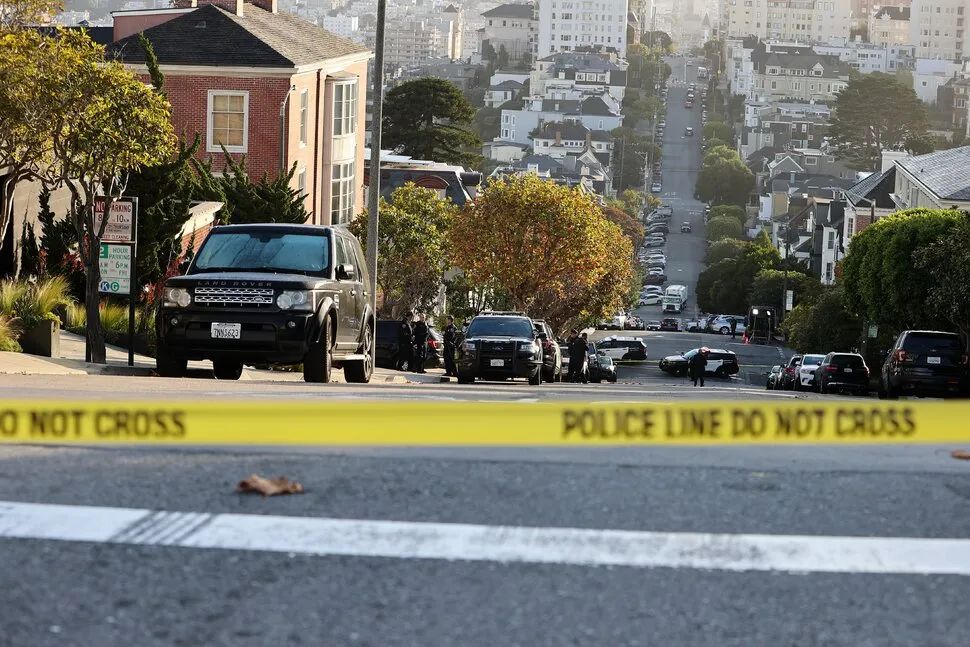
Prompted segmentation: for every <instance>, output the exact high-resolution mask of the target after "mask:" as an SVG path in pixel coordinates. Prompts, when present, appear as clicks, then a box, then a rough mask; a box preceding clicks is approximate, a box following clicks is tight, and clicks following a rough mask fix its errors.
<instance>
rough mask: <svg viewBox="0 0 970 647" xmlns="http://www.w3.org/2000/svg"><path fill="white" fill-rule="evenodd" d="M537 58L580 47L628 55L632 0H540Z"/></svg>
mask: <svg viewBox="0 0 970 647" xmlns="http://www.w3.org/2000/svg"><path fill="white" fill-rule="evenodd" d="M537 1H538V3H539V21H538V32H537V34H536V36H537V49H536V55H537V56H538V57H539V58H544V57H546V56H549V55H550V54H554V53H556V52H570V51H573V50H575V49H576V48H577V47H580V48H594V47H599V48H601V49H604V50H610V49H613V50H616V51H617V52H618V53H619V54H620V55H621V56H625V55H626V46H627V22H628V20H629V4H630V3H629V0H596V1H593V0H537Z"/></svg>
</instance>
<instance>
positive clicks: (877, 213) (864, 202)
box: [842, 164, 896, 251]
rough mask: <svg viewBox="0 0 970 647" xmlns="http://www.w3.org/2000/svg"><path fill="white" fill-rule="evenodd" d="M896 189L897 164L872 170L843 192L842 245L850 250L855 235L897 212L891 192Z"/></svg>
mask: <svg viewBox="0 0 970 647" xmlns="http://www.w3.org/2000/svg"><path fill="white" fill-rule="evenodd" d="M895 188H896V165H895V164H892V165H890V166H889V168H888V169H886V170H884V171H882V172H880V173H873V174H871V175H869V176H868V177H866V178H863V179H862V180H860V181H859V182H858V183H857V184H855V185H853V186H852V187H850V188H848V189H846V190H845V191H844V192H843V200H845V203H846V212H845V228H844V229H843V231H842V240H843V243H842V245H843V247H844V248H845V249H846V250H847V251H848V249H849V245H850V244H851V243H852V237H853V236H855V235H856V234H858V233H859V232H861V231H864V230H865V228H866V227H868V226H869V225H871V224H872V223H873V222H875V221H876V220H878V219H879V218H883V217H885V216H888V215H889V214H891V213H892V212H894V211H896V203H895V202H893V199H892V194H893V191H894V190H895Z"/></svg>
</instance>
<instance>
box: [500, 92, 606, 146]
mask: <svg viewBox="0 0 970 647" xmlns="http://www.w3.org/2000/svg"><path fill="white" fill-rule="evenodd" d="M567 119H570V120H572V121H578V122H580V123H581V124H583V125H584V126H586V127H587V128H589V129H590V130H606V131H612V130H614V129H615V128H619V126H620V124H621V123H622V121H623V117H622V115H621V114H620V104H619V103H618V102H617V101H616V100H615V99H613V98H612V97H611V96H610V95H609V94H608V93H604V94H603V95H602V96H598V97H588V98H586V99H584V100H582V101H578V100H571V99H565V100H561V101H560V100H556V99H543V98H542V97H535V96H533V97H529V98H526V99H524V100H521V101H518V102H512V104H511V105H510V104H506V106H504V107H503V108H502V119H501V124H500V127H501V131H500V133H499V137H498V139H501V140H503V141H513V142H516V143H519V144H530V143H531V141H532V137H531V133H532V132H533V131H534V130H535V129H536V128H538V127H539V126H540V124H543V123H546V122H550V121H553V122H561V121H565V120H567Z"/></svg>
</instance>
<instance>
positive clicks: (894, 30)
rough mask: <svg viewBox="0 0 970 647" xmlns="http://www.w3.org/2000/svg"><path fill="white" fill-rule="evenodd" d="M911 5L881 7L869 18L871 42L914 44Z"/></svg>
mask: <svg viewBox="0 0 970 647" xmlns="http://www.w3.org/2000/svg"><path fill="white" fill-rule="evenodd" d="M909 18H910V8H909V7H881V8H880V9H879V10H878V11H874V12H873V13H872V14H871V17H870V18H869V42H871V43H873V44H874V45H907V44H912V43H911V41H910V37H909Z"/></svg>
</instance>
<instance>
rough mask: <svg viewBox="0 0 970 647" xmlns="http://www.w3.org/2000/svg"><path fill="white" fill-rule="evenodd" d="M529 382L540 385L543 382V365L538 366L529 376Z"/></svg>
mask: <svg viewBox="0 0 970 647" xmlns="http://www.w3.org/2000/svg"><path fill="white" fill-rule="evenodd" d="M529 384H530V385H531V386H539V385H540V384H542V367H541V366H539V367H536V370H535V371H534V372H533V373H532V375H530V376H529Z"/></svg>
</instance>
